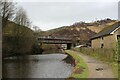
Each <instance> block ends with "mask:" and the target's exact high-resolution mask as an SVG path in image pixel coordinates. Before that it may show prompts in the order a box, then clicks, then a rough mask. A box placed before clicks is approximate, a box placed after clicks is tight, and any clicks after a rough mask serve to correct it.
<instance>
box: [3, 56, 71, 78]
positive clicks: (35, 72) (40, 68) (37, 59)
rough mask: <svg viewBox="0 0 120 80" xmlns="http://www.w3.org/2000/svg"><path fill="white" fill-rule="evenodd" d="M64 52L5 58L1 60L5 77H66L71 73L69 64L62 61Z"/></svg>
mask: <svg viewBox="0 0 120 80" xmlns="http://www.w3.org/2000/svg"><path fill="white" fill-rule="evenodd" d="M65 57H67V55H65V54H46V55H29V56H25V57H20V58H18V57H17V58H16V57H11V58H6V61H5V62H3V77H5V78H66V77H69V76H70V74H71V68H72V67H71V64H67V63H65V62H63V61H62V59H64V58H65Z"/></svg>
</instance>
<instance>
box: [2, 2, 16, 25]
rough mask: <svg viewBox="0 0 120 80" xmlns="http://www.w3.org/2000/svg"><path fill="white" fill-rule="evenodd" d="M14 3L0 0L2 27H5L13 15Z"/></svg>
mask: <svg viewBox="0 0 120 80" xmlns="http://www.w3.org/2000/svg"><path fill="white" fill-rule="evenodd" d="M14 10H15V3H13V2H10V0H4V2H3V1H1V0H0V16H2V26H3V27H5V26H6V24H7V22H8V20H10V19H11V18H12V16H13V15H14Z"/></svg>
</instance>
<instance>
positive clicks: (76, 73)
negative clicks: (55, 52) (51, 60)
mask: <svg viewBox="0 0 120 80" xmlns="http://www.w3.org/2000/svg"><path fill="white" fill-rule="evenodd" d="M65 53H66V54H68V55H69V56H72V57H73V59H74V60H73V59H72V64H74V67H73V68H72V74H71V75H70V76H69V77H68V79H72V78H88V73H89V71H88V66H87V64H86V63H85V62H84V60H83V59H82V58H81V57H80V56H79V55H78V54H76V53H74V52H72V51H70V50H65Z"/></svg>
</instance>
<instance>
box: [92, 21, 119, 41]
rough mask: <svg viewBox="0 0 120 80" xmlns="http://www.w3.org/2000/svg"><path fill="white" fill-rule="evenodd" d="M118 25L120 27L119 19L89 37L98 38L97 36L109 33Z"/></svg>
mask: <svg viewBox="0 0 120 80" xmlns="http://www.w3.org/2000/svg"><path fill="white" fill-rule="evenodd" d="M118 27H120V21H119V22H116V23H115V24H113V25H111V26H108V27H106V28H104V29H103V30H102V31H100V32H99V33H98V34H96V35H94V36H93V37H91V39H96V38H99V37H103V36H107V35H110V33H111V32H113V31H114V30H115V29H116V28H118Z"/></svg>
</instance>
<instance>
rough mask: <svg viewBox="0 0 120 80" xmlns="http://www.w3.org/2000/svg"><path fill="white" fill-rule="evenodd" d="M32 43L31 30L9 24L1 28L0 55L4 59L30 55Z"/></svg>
mask: <svg viewBox="0 0 120 80" xmlns="http://www.w3.org/2000/svg"><path fill="white" fill-rule="evenodd" d="M34 42H35V38H34V35H33V31H32V30H31V29H29V28H27V27H25V26H20V25H17V24H15V23H13V22H9V23H8V25H7V27H5V28H3V40H2V50H3V52H2V53H3V54H2V55H3V57H5V56H10V55H23V54H26V53H27V54H28V53H31V49H32V46H33V44H34Z"/></svg>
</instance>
